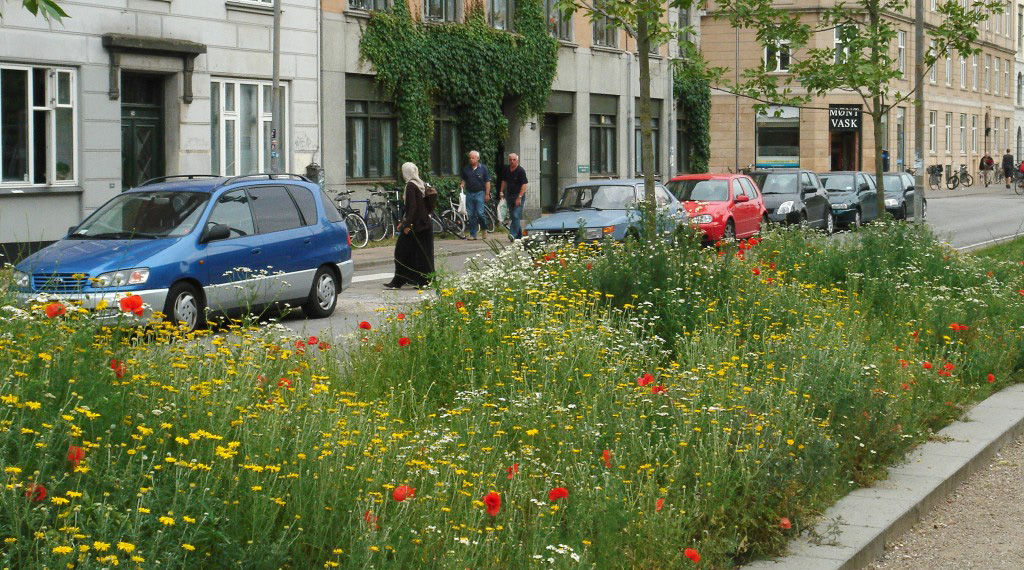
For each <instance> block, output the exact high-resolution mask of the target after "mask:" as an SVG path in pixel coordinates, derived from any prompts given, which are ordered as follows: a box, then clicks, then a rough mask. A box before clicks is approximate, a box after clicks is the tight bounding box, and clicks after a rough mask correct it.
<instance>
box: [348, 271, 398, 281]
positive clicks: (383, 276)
mask: <svg viewBox="0 0 1024 570" xmlns="http://www.w3.org/2000/svg"><path fill="white" fill-rule="evenodd" d="M392 275H394V273H373V274H370V275H356V276H355V277H353V278H352V282H353V283H362V282H364V281H383V280H384V279H388V278H390V277H391V276H392Z"/></svg>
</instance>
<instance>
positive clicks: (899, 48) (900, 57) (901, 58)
mask: <svg viewBox="0 0 1024 570" xmlns="http://www.w3.org/2000/svg"><path fill="white" fill-rule="evenodd" d="M896 70H897V71H899V72H900V77H901V78H903V77H906V74H907V32H905V31H904V30H899V31H897V32H896Z"/></svg>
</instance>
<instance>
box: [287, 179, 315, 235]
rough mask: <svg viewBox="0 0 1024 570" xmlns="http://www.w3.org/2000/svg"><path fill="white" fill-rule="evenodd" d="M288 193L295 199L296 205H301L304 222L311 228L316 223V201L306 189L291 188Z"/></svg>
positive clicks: (300, 210) (300, 209)
mask: <svg viewBox="0 0 1024 570" xmlns="http://www.w3.org/2000/svg"><path fill="white" fill-rule="evenodd" d="M288 193H289V194H291V195H292V198H295V203H296V204H298V205H299V213H301V214H302V222H303V224H304V225H307V226H311V225H313V224H315V223H316V199H315V198H313V195H312V194H311V193H310V192H309V190H307V189H306V188H300V187H298V186H289V187H288Z"/></svg>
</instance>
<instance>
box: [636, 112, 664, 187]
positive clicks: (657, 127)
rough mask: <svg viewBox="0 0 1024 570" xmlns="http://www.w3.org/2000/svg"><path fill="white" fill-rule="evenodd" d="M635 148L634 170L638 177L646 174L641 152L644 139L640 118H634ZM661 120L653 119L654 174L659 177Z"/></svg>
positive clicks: (658, 118)
mask: <svg viewBox="0 0 1024 570" xmlns="http://www.w3.org/2000/svg"><path fill="white" fill-rule="evenodd" d="M633 126H634V129H633V147H634V154H635V156H634V158H633V170H634V171H636V173H637V175H640V174H643V173H644V168H643V156H642V155H643V152H642V151H641V148H642V147H641V144H642V143H643V137H642V135H641V131H640V117H634V118H633ZM660 135H661V118H660V117H651V137H652V139H653V140H652V142H653V145H654V174H655V175H657V174H658V173H659V172H661V144H660V141H661V136H660Z"/></svg>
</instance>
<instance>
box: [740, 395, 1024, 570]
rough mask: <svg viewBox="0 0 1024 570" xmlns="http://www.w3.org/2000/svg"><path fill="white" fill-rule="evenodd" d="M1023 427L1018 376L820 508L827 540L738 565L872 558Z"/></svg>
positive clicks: (749, 568)
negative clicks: (880, 474) (831, 532)
mask: <svg viewBox="0 0 1024 570" xmlns="http://www.w3.org/2000/svg"><path fill="white" fill-rule="evenodd" d="M1021 433H1024V384H1018V385H1014V386H1011V387H1009V388H1006V389H1005V390H1002V391H1000V392H998V393H996V394H993V395H992V396H990V397H989V398H988V399H986V400H985V401H983V402H981V403H979V404H978V405H976V406H974V408H972V409H971V410H970V411H969V412H968V413H967V417H966V419H965V420H964V421H959V422H954V423H953V424H950V425H949V426H947V427H946V428H944V429H942V430H941V431H939V433H938V434H937V436H938V438H941V440H943V441H929V442H927V443H925V444H923V445H921V446H919V447H917V448H916V449H914V450H913V451H912V452H911V453H910V454H909V455H907V457H906V459H905V462H904V463H903V464H901V465H899V466H897V467H893V468H892V469H890V470H889V478H888V479H886V480H885V481H880V482H879V483H878V484H876V485H875V486H873V487H867V488H864V489H857V490H855V491H853V492H851V493H850V494H849V495H847V496H846V497H844V498H843V499H842V500H840V501H839V502H838V503H836V504H835V505H833V506H832V507H831V508H830V509H828V510H827V511H825V514H824V517H823V520H822V522H821V523H820V524H819V525H818V526H817V528H815V531H816V533H817V534H818V535H820V536H826V537H828V527H829V525H830V524H832V523H834V521H839V524H838V527H839V530H840V534H839V536H838V537H837V538H836V540H835V541H834V542H833V543H831V544H813V543H812V542H811V541H810V540H809V539H808V538H807V537H803V536H802V537H800V538H797V539H796V540H793V541H792V542H791V543H790V545H789V555H787V556H785V557H782V558H778V559H775V560H761V561H757V562H753V563H751V564H748V565H746V566H743V568H744V570H856V569H858V568H863V567H864V566H867V565H868V564H870V563H871V562H874V561H875V560H876V559H877V558H878V557H879V556H881V555H882V553H883V552H884V550H885V543H886V542H888V541H889V540H892V539H894V538H896V537H897V536H898V535H900V534H901V533H903V532H904V531H906V530H907V529H909V528H910V527H911V526H913V525H914V524H915V523H916V522H917V521H919V520H920V519H921V517H922V516H923V515H924V514H926V513H927V512H928V511H930V510H931V509H932V507H934V506H935V505H936V504H937V503H938V502H939V501H941V500H942V499H944V498H945V497H946V495H948V494H949V493H950V492H952V491H953V490H954V489H955V488H956V487H957V485H959V484H960V483H961V482H962V481H963V480H964V479H966V478H967V477H968V476H969V475H971V474H972V473H974V472H975V471H977V470H978V469H979V468H981V467H983V466H985V465H986V464H987V463H988V461H989V459H990V458H991V457H992V455H993V454H995V452H996V451H998V450H999V449H1000V448H1001V447H1002V446H1003V445H1005V444H1006V443H1008V442H1010V441H1012V440H1013V439H1015V438H1016V437H1017V436H1018V435H1020V434H1021Z"/></svg>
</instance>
